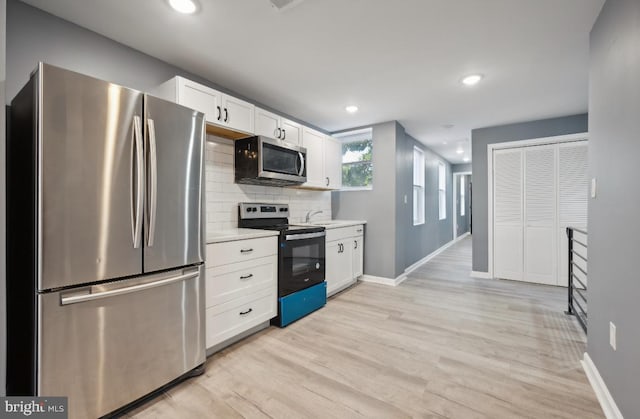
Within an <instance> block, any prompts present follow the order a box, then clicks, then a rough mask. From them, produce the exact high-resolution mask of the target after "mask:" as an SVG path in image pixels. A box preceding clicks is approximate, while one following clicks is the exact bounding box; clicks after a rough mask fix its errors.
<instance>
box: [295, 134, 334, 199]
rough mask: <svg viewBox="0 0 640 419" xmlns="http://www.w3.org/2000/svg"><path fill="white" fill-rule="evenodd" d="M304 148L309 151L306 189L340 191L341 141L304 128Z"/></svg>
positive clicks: (304, 185)
mask: <svg viewBox="0 0 640 419" xmlns="http://www.w3.org/2000/svg"><path fill="white" fill-rule="evenodd" d="M302 146H303V147H305V148H306V149H307V182H306V183H304V184H303V185H302V187H304V188H312V189H340V188H341V187H342V147H341V143H340V141H338V140H336V139H335V138H332V137H330V136H328V135H325V134H323V133H321V132H318V131H316V130H314V129H311V128H307V127H304V128H303V130H302Z"/></svg>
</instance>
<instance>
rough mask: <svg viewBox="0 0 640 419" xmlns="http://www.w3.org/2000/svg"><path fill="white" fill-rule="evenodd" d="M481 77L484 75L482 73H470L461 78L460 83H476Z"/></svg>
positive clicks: (466, 84) (469, 84)
mask: <svg viewBox="0 0 640 419" xmlns="http://www.w3.org/2000/svg"><path fill="white" fill-rule="evenodd" d="M483 77H484V76H483V75H482V74H471V75H469V76H467V77H465V78H463V79H462V84H464V85H465V86H473V85H475V84H478V82H479V81H480V80H482V78H483Z"/></svg>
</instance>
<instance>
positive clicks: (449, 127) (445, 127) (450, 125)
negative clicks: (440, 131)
mask: <svg viewBox="0 0 640 419" xmlns="http://www.w3.org/2000/svg"><path fill="white" fill-rule="evenodd" d="M454 126H455V125H453V124H444V125H443V126H442V128H444V129H451V128H453V127H454Z"/></svg>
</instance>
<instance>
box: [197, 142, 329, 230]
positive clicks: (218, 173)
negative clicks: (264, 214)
mask: <svg viewBox="0 0 640 419" xmlns="http://www.w3.org/2000/svg"><path fill="white" fill-rule="evenodd" d="M205 147H206V157H205V168H206V174H205V179H206V200H207V206H206V208H207V209H206V211H207V232H212V231H218V230H226V229H229V228H236V227H237V226H238V204H239V203H240V202H268V203H278V204H289V211H290V214H289V222H292V223H299V222H302V221H304V218H305V216H306V215H307V212H308V211H315V210H322V213H321V214H316V215H314V216H313V218H312V220H315V221H319V220H330V219H331V192H328V191H310V190H305V189H296V188H281V187H271V186H257V185H241V184H237V183H235V181H234V169H233V141H231V140H226V139H223V138H218V137H214V136H211V135H210V136H208V137H207V142H206V146H205Z"/></svg>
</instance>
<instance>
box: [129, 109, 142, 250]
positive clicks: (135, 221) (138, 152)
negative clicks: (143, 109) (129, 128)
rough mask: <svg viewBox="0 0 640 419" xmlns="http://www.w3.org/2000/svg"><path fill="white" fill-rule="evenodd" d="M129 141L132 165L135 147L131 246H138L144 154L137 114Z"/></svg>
mask: <svg viewBox="0 0 640 419" xmlns="http://www.w3.org/2000/svg"><path fill="white" fill-rule="evenodd" d="M132 136H133V138H132V141H131V165H132V166H133V157H134V149H135V159H136V182H135V183H136V185H135V188H136V191H135V203H134V202H133V199H134V194H133V191H131V194H130V196H131V231H132V233H133V234H132V235H133V237H132V238H133V248H134V249H137V248H139V247H140V244H141V241H142V194H143V189H144V184H143V181H144V154H143V151H142V143H141V141H142V127H141V119H140V117H139V116H138V115H134V117H133V132H132ZM133 187H134V185H133V167H131V188H132V189H133Z"/></svg>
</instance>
